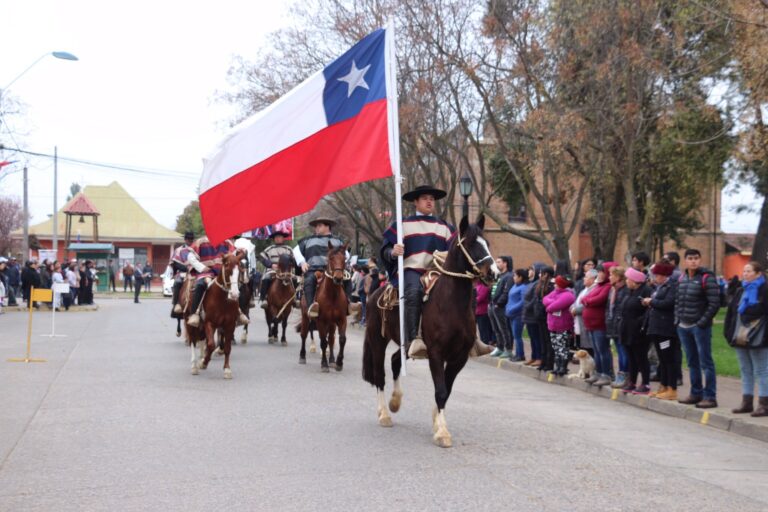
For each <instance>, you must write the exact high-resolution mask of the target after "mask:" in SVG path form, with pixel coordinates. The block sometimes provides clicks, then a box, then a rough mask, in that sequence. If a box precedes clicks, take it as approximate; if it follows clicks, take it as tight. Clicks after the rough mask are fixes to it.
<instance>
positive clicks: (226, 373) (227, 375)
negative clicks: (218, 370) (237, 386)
mask: <svg viewBox="0 0 768 512" xmlns="http://www.w3.org/2000/svg"><path fill="white" fill-rule="evenodd" d="M224 378H225V379H227V380H230V379H231V378H232V370H230V369H229V368H226V369H225V370H224Z"/></svg>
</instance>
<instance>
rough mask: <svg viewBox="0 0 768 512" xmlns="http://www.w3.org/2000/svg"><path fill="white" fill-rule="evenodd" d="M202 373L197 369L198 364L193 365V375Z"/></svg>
mask: <svg viewBox="0 0 768 512" xmlns="http://www.w3.org/2000/svg"><path fill="white" fill-rule="evenodd" d="M199 373H200V370H198V369H197V366H193V367H192V375H197V374H199Z"/></svg>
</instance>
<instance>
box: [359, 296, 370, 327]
mask: <svg viewBox="0 0 768 512" xmlns="http://www.w3.org/2000/svg"><path fill="white" fill-rule="evenodd" d="M360 304H361V305H362V306H361V307H362V308H363V310H362V311H363V312H362V316H361V317H360V325H365V309H366V305H367V304H368V296H367V295H366V294H364V293H361V294H360Z"/></svg>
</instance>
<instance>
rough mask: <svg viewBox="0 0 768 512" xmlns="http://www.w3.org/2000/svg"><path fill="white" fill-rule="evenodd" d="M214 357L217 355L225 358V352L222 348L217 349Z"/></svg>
mask: <svg viewBox="0 0 768 512" xmlns="http://www.w3.org/2000/svg"><path fill="white" fill-rule="evenodd" d="M213 355H215V356H223V355H224V351H223V350H221V348H220V347H216V350H214V351H213Z"/></svg>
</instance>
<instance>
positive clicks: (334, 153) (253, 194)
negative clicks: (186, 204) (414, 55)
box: [200, 28, 397, 243]
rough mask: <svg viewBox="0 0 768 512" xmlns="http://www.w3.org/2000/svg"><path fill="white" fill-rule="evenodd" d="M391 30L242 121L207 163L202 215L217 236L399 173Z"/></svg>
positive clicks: (271, 221) (276, 219) (208, 230)
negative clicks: (393, 145) (393, 153)
mask: <svg viewBox="0 0 768 512" xmlns="http://www.w3.org/2000/svg"><path fill="white" fill-rule="evenodd" d="M391 32H392V31H391V30H390V29H389V28H387V29H379V30H377V31H376V32H373V33H372V34H369V35H368V36H367V37H365V38H364V39H363V40H361V41H360V42H358V43H357V44H356V45H355V46H353V47H352V48H351V49H350V50H349V51H347V52H346V53H345V54H343V55H342V56H341V57H339V58H337V59H336V60H335V61H333V62H332V63H330V64H329V65H327V66H326V67H325V69H323V70H322V71H319V72H317V73H315V74H314V75H312V76H310V77H309V78H307V79H306V80H305V81H304V82H302V83H301V84H300V85H299V86H297V87H296V88H295V89H293V90H292V91H290V92H289V93H288V94H286V95H285V96H283V97H282V98H280V99H279V100H277V101H276V102H275V103H273V104H272V105H270V106H269V107H267V108H265V109H264V110H262V111H261V112H259V113H257V114H255V115H253V116H252V117H250V118H248V119H246V120H245V121H243V122H242V123H240V124H239V125H238V126H236V127H235V128H234V129H233V130H232V132H231V133H230V134H229V135H227V137H225V138H224V140H222V141H221V142H220V143H219V145H218V146H217V147H216V148H215V149H214V150H213V152H211V154H210V155H209V156H208V157H207V158H205V159H204V169H203V174H202V176H201V178H200V211H201V213H202V217H203V224H204V225H205V231H206V234H207V235H208V238H209V239H210V240H211V241H212V242H214V243H216V242H218V241H221V240H222V239H224V238H227V237H230V236H232V235H235V234H239V233H242V232H244V231H247V230H249V229H251V228H253V226H266V225H268V224H274V223H276V222H279V221H281V220H283V219H286V218H289V217H291V216H293V215H297V214H300V213H304V212H306V211H308V210H311V209H312V208H313V207H314V206H315V205H316V204H317V202H318V201H319V200H320V199H321V198H322V197H323V196H325V195H327V194H330V193H332V192H336V191H337V190H341V189H343V188H346V187H349V186H351V185H354V184H356V183H361V182H363V181H368V180H375V179H378V178H385V177H388V176H391V175H392V174H393V166H392V163H391V159H390V140H389V138H390V135H391V134H390V131H391V130H390V128H391V126H390V125H391V123H392V121H389V122H388V120H389V119H396V111H395V112H394V114H393V112H392V109H396V108H397V107H396V100H394V99H390V102H389V109H388V102H387V83H393V82H394V80H392V79H391V75H390V73H389V71H388V70H389V67H390V65H392V66H393V65H394V62H393V58H392V57H390V56H389V55H390V54H391V55H394V50H393V48H394V45H393V44H392V41H391ZM390 80H391V81H390ZM389 92H390V96H391V98H395V95H394V91H392V90H390V91H389ZM394 133H396V131H394ZM393 138H394V137H393Z"/></svg>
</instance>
